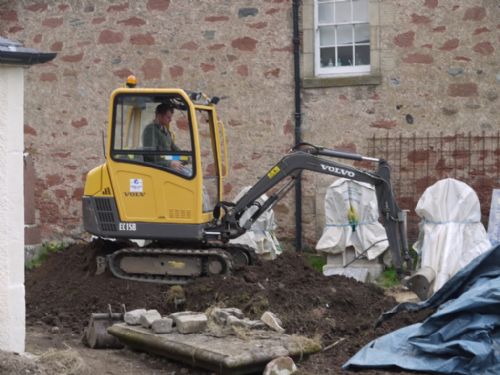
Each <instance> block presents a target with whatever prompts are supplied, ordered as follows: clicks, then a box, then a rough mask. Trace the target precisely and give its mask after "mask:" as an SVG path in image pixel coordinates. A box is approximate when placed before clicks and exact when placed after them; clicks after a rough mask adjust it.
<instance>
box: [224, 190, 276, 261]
mask: <svg viewBox="0 0 500 375" xmlns="http://www.w3.org/2000/svg"><path fill="white" fill-rule="evenodd" d="M250 188H251V186H247V187H245V188H243V190H241V191H240V192H239V193H238V195H237V196H236V197H235V198H234V201H235V202H237V201H238V200H239V199H240V198H241V197H242V196H243V195H244V194H245V193H246V192H247V191H248V190H250ZM266 200H267V195H265V194H264V195H262V196H261V197H260V198H259V199H258V202H259V203H261V204H262V203H264V202H265V201H266ZM256 210H257V207H255V206H253V207H250V208H249V209H248V210H247V211H246V212H245V213H244V214H243V215H242V216H241V218H240V225H243V224H244V223H245V222H246V221H247V220H248V218H250V216H252V215H253V214H254V212H255V211H256ZM276 227H277V225H276V222H275V220H274V211H273V210H272V209H268V210H266V211H265V212H264V213H263V214H262V215H260V217H259V218H258V219H257V220H256V221H255V222H254V223H253V224H252V226H251V227H250V229H249V230H247V231H246V232H245V233H244V234H242V235H241V236H239V237H238V238H235V239H233V240H231V241H229V242H231V243H240V244H244V245H248V246H250V247H251V248H253V249H254V250H255V252H256V253H257V254H260V255H263V256H265V257H267V258H270V259H275V258H276V257H277V256H278V255H279V254H281V247H280V244H279V241H278V239H277V238H276V236H275V235H274V230H275V229H276Z"/></svg>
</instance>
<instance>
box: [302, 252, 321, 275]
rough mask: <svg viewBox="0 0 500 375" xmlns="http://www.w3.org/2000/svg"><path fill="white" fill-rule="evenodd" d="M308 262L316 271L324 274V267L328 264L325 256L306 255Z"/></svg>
mask: <svg viewBox="0 0 500 375" xmlns="http://www.w3.org/2000/svg"><path fill="white" fill-rule="evenodd" d="M304 255H305V257H306V259H307V261H308V262H309V264H310V265H311V267H312V268H314V269H315V270H316V271H319V272H323V266H324V265H325V264H326V258H325V256H324V255H318V254H311V253H304Z"/></svg>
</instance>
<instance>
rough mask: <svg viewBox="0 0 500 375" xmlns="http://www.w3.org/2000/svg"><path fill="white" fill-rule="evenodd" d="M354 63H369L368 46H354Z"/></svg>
mask: <svg viewBox="0 0 500 375" xmlns="http://www.w3.org/2000/svg"><path fill="white" fill-rule="evenodd" d="M355 51H356V65H370V46H356V47H355Z"/></svg>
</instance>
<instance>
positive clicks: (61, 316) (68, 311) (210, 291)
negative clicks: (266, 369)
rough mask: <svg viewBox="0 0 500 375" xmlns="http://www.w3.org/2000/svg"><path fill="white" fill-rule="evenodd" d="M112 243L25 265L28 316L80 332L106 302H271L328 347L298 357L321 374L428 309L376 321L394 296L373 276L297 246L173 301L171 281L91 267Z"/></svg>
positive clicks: (306, 369)
mask: <svg viewBox="0 0 500 375" xmlns="http://www.w3.org/2000/svg"><path fill="white" fill-rule="evenodd" d="M110 246H115V245H112V244H110V243H109V242H105V241H94V242H92V243H90V244H89V243H82V244H74V245H71V246H69V247H68V248H67V249H65V250H64V251H62V252H59V253H56V254H52V255H51V256H50V257H49V258H48V259H47V261H46V262H45V263H44V264H43V265H42V266H41V267H39V268H37V269H35V270H31V271H28V272H27V274H26V300H27V311H26V314H27V323H28V324H31V325H40V324H44V325H48V326H49V327H54V326H57V327H58V329H61V330H70V331H72V332H74V333H78V334H80V333H81V332H82V331H83V328H84V327H85V326H86V324H87V322H88V319H89V317H90V314H91V313H92V312H105V311H107V309H108V304H110V305H111V306H112V309H113V310H115V311H119V310H120V309H121V305H125V306H126V308H127V310H132V309H136V308H147V309H157V310H158V311H160V313H162V314H169V313H172V312H175V311H178V310H179V309H182V310H191V311H204V310H206V309H207V308H209V307H213V306H225V307H238V308H240V309H242V310H243V312H244V313H245V315H246V316H248V317H250V318H252V319H258V318H260V316H261V314H262V313H263V312H264V311H266V310H269V311H272V312H273V313H275V314H277V315H278V316H279V318H280V319H281V320H282V322H283V326H284V327H285V329H286V332H287V333H289V334H301V335H305V336H308V337H311V338H314V339H317V340H320V342H321V343H322V345H323V346H324V347H329V349H327V350H325V351H323V352H321V353H319V354H315V355H313V356H311V357H310V358H308V359H307V360H305V361H303V362H300V363H299V364H298V365H299V368H300V371H301V373H307V374H318V375H320V374H335V373H340V372H341V370H340V366H341V365H342V364H343V363H345V361H347V359H349V358H350V357H351V356H352V355H354V354H355V353H356V352H357V351H358V350H359V349H360V348H361V347H362V346H364V345H365V344H367V343H368V342H369V341H370V340H372V339H374V338H376V337H379V336H381V335H383V334H385V333H388V332H390V331H393V330H394V329H397V328H399V327H401V326H405V325H408V324H411V323H413V322H415V321H419V320H421V319H422V318H424V317H425V316H427V315H428V312H424V313H420V314H399V315H397V316H396V317H395V318H393V319H391V320H389V321H388V322H385V323H383V324H382V325H381V326H379V327H377V328H375V327H374V323H375V322H376V320H377V319H378V317H379V316H380V314H381V313H382V312H384V311H387V310H388V309H390V308H391V307H393V306H394V305H395V304H396V301H395V300H394V299H393V298H392V297H389V296H386V295H385V294H384V291H383V290H382V289H381V288H378V287H376V286H374V285H372V284H363V283H359V282H357V281H355V280H353V279H349V278H345V277H341V276H333V277H325V276H323V275H322V274H321V273H319V272H318V271H316V270H314V269H313V268H312V267H310V266H309V265H308V263H307V262H306V261H305V259H304V258H303V257H302V256H301V255H300V254H297V253H295V252H285V253H284V254H283V255H282V256H280V257H279V258H278V259H276V260H274V261H262V262H260V263H259V264H258V265H255V266H249V267H244V268H241V269H239V270H236V271H235V272H234V274H232V275H230V276H216V277H210V278H200V279H198V280H196V281H194V282H192V283H190V284H188V285H185V286H183V288H184V292H185V296H186V302H185V304H184V305H183V306H175V305H174V304H172V303H171V299H169V298H168V291H169V286H166V285H161V284H152V283H141V282H133V281H126V280H121V279H117V278H114V277H113V276H112V275H111V274H110V273H108V272H105V273H103V274H101V275H95V269H96V266H95V256H96V255H97V254H103V253H105V252H107V251H110V250H113V249H112V248H111V247H110ZM365 373H370V374H376V373H380V372H376V371H369V372H365Z"/></svg>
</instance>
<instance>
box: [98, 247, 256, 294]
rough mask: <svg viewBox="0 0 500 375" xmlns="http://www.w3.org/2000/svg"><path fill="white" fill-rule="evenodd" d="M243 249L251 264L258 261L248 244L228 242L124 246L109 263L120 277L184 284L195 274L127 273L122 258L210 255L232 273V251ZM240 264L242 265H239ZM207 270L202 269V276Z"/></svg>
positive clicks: (112, 255)
mask: <svg viewBox="0 0 500 375" xmlns="http://www.w3.org/2000/svg"><path fill="white" fill-rule="evenodd" d="M238 251H243V252H245V254H247V257H248V259H249V264H254V263H255V261H256V255H255V251H254V250H253V249H252V248H250V247H249V246H246V245H239V244H234V245H232V244H228V245H221V246H218V247H216V248H215V247H213V248H199V249H171V248H156V249H155V248H124V249H121V250H118V251H115V252H114V253H113V254H110V255H108V256H107V264H108V267H109V269H110V270H111V272H112V273H113V275H115V276H116V277H118V278H120V279H125V280H132V281H142V282H151V283H159V284H168V285H183V284H186V283H188V282H190V281H193V280H195V279H196V277H193V276H169V275H148V274H127V273H126V272H124V271H123V270H122V269H120V267H119V262H120V259H121V258H122V257H123V256H127V255H130V256H137V257H141V256H161V255H185V256H194V257H201V258H206V257H208V256H216V257H218V258H219V259H220V260H221V261H222V262H223V263H224V264H225V272H224V274H227V273H230V271H231V270H232V268H233V258H232V256H231V255H232V254H231V253H235V252H238ZM238 266H240V265H238ZM205 274H206V272H205V270H204V269H203V270H202V276H205Z"/></svg>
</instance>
